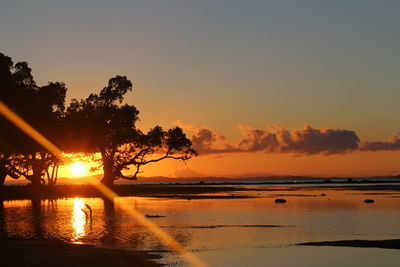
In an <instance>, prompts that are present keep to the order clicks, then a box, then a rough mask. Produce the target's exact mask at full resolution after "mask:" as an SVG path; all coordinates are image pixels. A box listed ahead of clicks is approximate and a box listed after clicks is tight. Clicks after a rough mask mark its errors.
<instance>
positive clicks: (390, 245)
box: [297, 239, 400, 249]
mask: <svg viewBox="0 0 400 267" xmlns="http://www.w3.org/2000/svg"><path fill="white" fill-rule="evenodd" d="M297 245H299V246H335V247H358V248H387V249H400V239H387V240H338V241H322V242H307V243H300V244H297Z"/></svg>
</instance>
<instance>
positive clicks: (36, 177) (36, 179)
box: [27, 173, 42, 187]
mask: <svg viewBox="0 0 400 267" xmlns="http://www.w3.org/2000/svg"><path fill="white" fill-rule="evenodd" d="M27 178H28V177H27ZM41 178H42V176H41V175H40V174H38V173H33V174H32V175H30V176H29V178H28V180H29V181H30V182H31V185H32V186H33V187H40V185H41V184H42V183H41Z"/></svg>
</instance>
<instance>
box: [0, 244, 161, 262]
mask: <svg viewBox="0 0 400 267" xmlns="http://www.w3.org/2000/svg"><path fill="white" fill-rule="evenodd" d="M156 258H158V256H155V255H151V254H148V253H146V252H143V251H126V250H121V249H105V248H98V247H93V246H88V245H73V244H67V243H63V242H61V241H55V240H54V241H53V240H0V266H45V267H46V266H104V267H105V266H149V267H152V266H154V267H156V266H162V265H161V264H158V263H155V262H154V261H153V260H154V259H156Z"/></svg>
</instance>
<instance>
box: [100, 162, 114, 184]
mask: <svg viewBox="0 0 400 267" xmlns="http://www.w3.org/2000/svg"><path fill="white" fill-rule="evenodd" d="M103 171H104V175H103V179H101V182H102V183H103V184H104V185H106V186H108V187H112V186H113V185H114V178H115V177H114V172H113V164H112V161H110V160H109V159H105V158H104V157H103Z"/></svg>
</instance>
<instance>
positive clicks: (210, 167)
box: [0, 0, 400, 176]
mask: <svg viewBox="0 0 400 267" xmlns="http://www.w3.org/2000/svg"><path fill="white" fill-rule="evenodd" d="M399 10H400V2H399V1H368V0H360V1H349V0H343V1H340V0H336V1H306V0H304V1H298V0H293V1H280V0H279V1H278V0H276V1H262V0H260V1H236V0H230V1H211V0H202V1H161V0H160V1H150V0H147V1H129V0H125V1H122V0H114V1H106V0H96V1H95V0H91V1H88V0H86V1H85V0H68V1H65V0H64V1H59V0H52V1H50V0H47V1H38V0H33V1H28V0H25V1H22V0H21V1H1V3H0V25H1V27H0V52H2V53H4V54H6V55H8V56H10V57H12V58H13V60H14V61H15V62H16V61H28V62H29V64H30V67H31V68H32V69H33V74H34V78H35V79H36V81H37V82H38V84H41V85H42V84H46V83H47V82H49V81H62V82H65V83H66V85H67V87H68V96H67V97H68V102H69V100H70V99H71V98H83V97H86V96H87V95H88V94H89V93H90V92H98V91H99V90H100V89H101V88H102V87H103V86H105V85H106V83H107V81H108V79H109V78H111V77H112V76H115V75H117V74H121V75H126V76H127V77H128V78H129V79H131V80H132V81H134V84H135V87H134V90H133V92H132V93H130V94H129V95H128V96H127V97H126V102H127V103H130V104H134V105H136V106H137V108H138V109H139V110H140V119H141V121H140V122H139V123H138V126H139V127H140V128H143V129H145V130H147V129H149V128H150V127H152V126H155V125H157V124H159V125H161V126H163V127H165V128H169V127H173V126H174V125H178V126H181V127H183V128H184V129H185V132H186V133H187V134H188V136H190V137H191V136H192V135H194V139H193V143H194V145H195V147H196V148H198V150H199V152H201V155H200V156H199V157H198V158H196V159H193V160H190V161H188V162H187V164H186V165H185V164H183V163H181V162H175V161H170V162H163V163H160V164H158V165H154V166H152V167H150V168H148V169H147V171H146V173H145V175H147V176H153V175H165V176H201V175H219V176H240V175H263V174H293V175H299V174H301V175H324V176H330V175H341V176H359V175H398V174H400V135H399V132H400V123H399V122H400V119H399V114H400V104H399V102H400V74H399V70H400V53H399V47H400V31H399V29H400V16H399ZM306 125H307V126H306ZM396 135H397V137H396ZM65 173H66V172H65Z"/></svg>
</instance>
